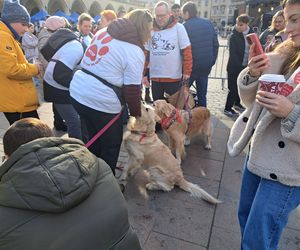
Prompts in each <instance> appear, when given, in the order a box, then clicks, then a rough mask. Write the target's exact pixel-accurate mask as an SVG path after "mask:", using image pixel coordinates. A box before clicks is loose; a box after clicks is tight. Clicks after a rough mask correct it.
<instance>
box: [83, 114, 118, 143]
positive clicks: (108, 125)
mask: <svg viewBox="0 0 300 250" xmlns="http://www.w3.org/2000/svg"><path fill="white" fill-rule="evenodd" d="M122 111H123V108H122V109H121V111H120V113H119V114H117V115H116V116H115V117H114V118H112V119H111V120H110V121H109V122H108V123H107V124H106V125H105V126H104V127H103V128H102V129H101V130H100V131H99V132H98V133H97V134H96V135H94V137H93V138H92V139H91V140H89V141H88V142H87V144H85V147H86V148H89V147H90V146H92V145H93V143H94V142H95V141H97V140H98V138H99V137H100V136H101V135H103V134H104V133H105V131H106V130H108V129H109V128H110V127H111V126H112V125H113V124H114V123H115V122H116V120H118V119H119V117H120V116H121V114H122Z"/></svg>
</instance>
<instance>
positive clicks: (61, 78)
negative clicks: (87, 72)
mask: <svg viewBox="0 0 300 250" xmlns="http://www.w3.org/2000/svg"><path fill="white" fill-rule="evenodd" d="M70 43H71V44H69V43H67V44H65V45H64V46H63V47H61V48H60V50H61V55H60V58H59V60H58V62H56V64H55V66H54V69H53V79H54V80H55V81H56V82H57V83H58V84H60V85H62V86H64V87H66V88H69V86H70V83H71V81H72V78H73V70H74V69H75V68H76V66H77V65H78V64H79V62H80V60H81V58H82V56H83V53H84V51H83V47H82V45H81V44H80V43H79V42H77V41H76V42H75V43H73V41H72V42H70Z"/></svg>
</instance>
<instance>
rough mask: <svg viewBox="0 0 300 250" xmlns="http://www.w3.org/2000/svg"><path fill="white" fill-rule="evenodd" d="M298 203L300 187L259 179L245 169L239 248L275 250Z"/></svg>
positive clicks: (241, 200)
mask: <svg viewBox="0 0 300 250" xmlns="http://www.w3.org/2000/svg"><path fill="white" fill-rule="evenodd" d="M246 164H247V160H246ZM246 164H245V165H246ZM299 204H300V187H291V186H287V185H283V184H281V183H279V182H276V181H271V180H267V179H263V178H261V177H259V176H257V175H255V174H253V173H251V172H250V171H249V170H248V169H247V167H245V168H244V174H243V179H242V187H241V193H240V203H239V209H238V218H239V223H240V228H241V234H242V242H241V249H242V250H254V249H259V250H264V249H268V250H275V249H277V245H278V242H279V239H280V236H281V233H282V230H283V229H284V227H285V225H286V224H287V221H288V216H289V214H290V212H291V211H292V210H293V209H295V208H297V206H298V205H299Z"/></svg>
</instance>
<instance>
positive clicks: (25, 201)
mask: <svg viewBox="0 0 300 250" xmlns="http://www.w3.org/2000/svg"><path fill="white" fill-rule="evenodd" d="M98 164H99V163H98V159H97V158H96V156H94V155H93V154H92V153H90V152H89V151H88V149H87V148H85V147H84V145H83V143H82V142H81V141H79V140H76V139H63V138H54V137H53V138H52V137H51V138H40V139H37V140H34V141H31V142H29V143H26V144H24V145H22V146H21V147H20V148H19V149H18V150H17V151H15V152H14V153H13V154H12V155H11V157H10V158H9V159H8V160H7V161H6V162H4V164H3V165H2V166H1V167H0V205H2V206H6V207H13V208H19V209H28V210H34V211H42V212H52V213H59V212H64V211H66V210H68V209H70V208H72V207H74V206H76V205H77V204H79V203H80V202H82V201H83V200H84V199H85V198H87V197H88V196H89V194H90V193H91V192H92V190H93V188H94V186H95V183H96V178H97V174H98V169H99V167H98Z"/></svg>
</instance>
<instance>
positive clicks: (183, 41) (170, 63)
mask: <svg viewBox="0 0 300 250" xmlns="http://www.w3.org/2000/svg"><path fill="white" fill-rule="evenodd" d="M190 44H191V43H190V39H189V37H188V34H187V32H186V30H185V28H184V26H183V25H182V24H180V23H177V24H176V25H174V26H173V27H171V28H169V29H165V30H160V31H152V33H151V42H149V43H147V44H146V46H145V47H146V50H148V51H149V53H150V62H149V69H150V77H151V78H153V77H154V78H172V79H179V78H181V76H182V58H181V54H180V50H182V49H185V48H186V47H188V46H189V45H190Z"/></svg>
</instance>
